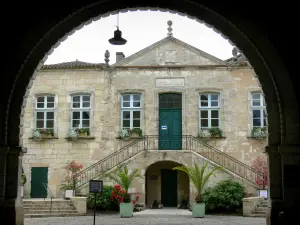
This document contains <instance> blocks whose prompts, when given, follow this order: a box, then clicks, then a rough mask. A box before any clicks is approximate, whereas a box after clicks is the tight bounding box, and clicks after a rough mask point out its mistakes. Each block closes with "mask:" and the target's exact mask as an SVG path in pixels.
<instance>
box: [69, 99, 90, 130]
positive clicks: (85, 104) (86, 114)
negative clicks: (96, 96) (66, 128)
mask: <svg viewBox="0 0 300 225" xmlns="http://www.w3.org/2000/svg"><path fill="white" fill-rule="evenodd" d="M71 108H72V115H71V120H72V122H71V126H72V128H88V129H90V124H91V96H90V95H87V94H82V95H73V96H72V106H71Z"/></svg>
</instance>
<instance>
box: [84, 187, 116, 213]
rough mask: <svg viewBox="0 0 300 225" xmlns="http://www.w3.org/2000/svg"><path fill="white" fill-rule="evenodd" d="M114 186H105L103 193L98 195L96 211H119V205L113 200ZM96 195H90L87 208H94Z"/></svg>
mask: <svg viewBox="0 0 300 225" xmlns="http://www.w3.org/2000/svg"><path fill="white" fill-rule="evenodd" d="M113 190H114V187H113V186H103V193H102V194H97V198H96V209H98V210H119V203H118V202H116V201H114V200H113V199H111V193H112V192H113ZM94 202H95V194H94V193H90V194H89V195H88V199H87V207H88V208H94Z"/></svg>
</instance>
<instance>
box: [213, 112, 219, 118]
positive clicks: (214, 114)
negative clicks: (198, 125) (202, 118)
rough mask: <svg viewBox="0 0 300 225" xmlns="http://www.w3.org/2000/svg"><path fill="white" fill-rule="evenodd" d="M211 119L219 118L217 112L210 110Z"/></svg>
mask: <svg viewBox="0 0 300 225" xmlns="http://www.w3.org/2000/svg"><path fill="white" fill-rule="evenodd" d="M211 118H219V111H218V110H212V111H211Z"/></svg>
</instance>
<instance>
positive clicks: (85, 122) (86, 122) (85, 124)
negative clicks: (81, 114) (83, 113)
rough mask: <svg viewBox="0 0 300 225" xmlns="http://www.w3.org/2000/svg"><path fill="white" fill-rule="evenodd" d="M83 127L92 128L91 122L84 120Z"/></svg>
mask: <svg viewBox="0 0 300 225" xmlns="http://www.w3.org/2000/svg"><path fill="white" fill-rule="evenodd" d="M82 127H90V120H82Z"/></svg>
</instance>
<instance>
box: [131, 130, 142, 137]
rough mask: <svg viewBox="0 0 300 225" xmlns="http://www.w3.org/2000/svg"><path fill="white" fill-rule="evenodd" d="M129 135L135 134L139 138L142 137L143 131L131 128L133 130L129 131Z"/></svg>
mask: <svg viewBox="0 0 300 225" xmlns="http://www.w3.org/2000/svg"><path fill="white" fill-rule="evenodd" d="M131 133H136V134H138V135H139V136H140V137H141V136H142V135H143V131H142V129H140V128H133V129H132V130H131Z"/></svg>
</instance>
